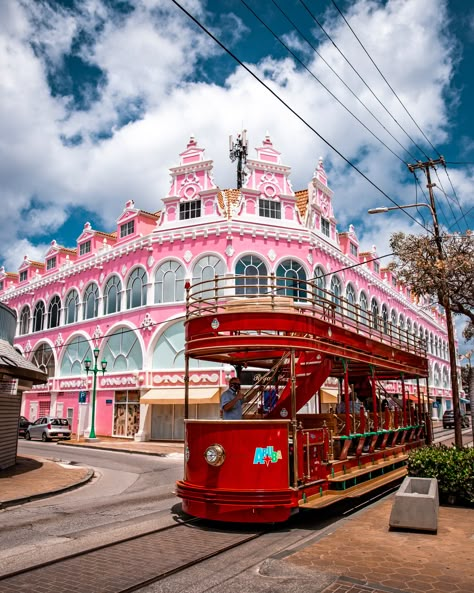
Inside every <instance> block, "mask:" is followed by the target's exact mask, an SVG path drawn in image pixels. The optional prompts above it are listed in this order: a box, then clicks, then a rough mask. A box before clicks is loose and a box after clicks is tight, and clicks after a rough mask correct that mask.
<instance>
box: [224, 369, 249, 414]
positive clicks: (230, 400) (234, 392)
mask: <svg viewBox="0 0 474 593" xmlns="http://www.w3.org/2000/svg"><path fill="white" fill-rule="evenodd" d="M243 398H244V396H243V394H242V393H241V391H240V380H239V379H238V377H232V378H231V379H230V380H229V388H228V389H226V390H225V391H224V392H223V393H222V395H221V412H222V418H223V419H224V420H242V400H243Z"/></svg>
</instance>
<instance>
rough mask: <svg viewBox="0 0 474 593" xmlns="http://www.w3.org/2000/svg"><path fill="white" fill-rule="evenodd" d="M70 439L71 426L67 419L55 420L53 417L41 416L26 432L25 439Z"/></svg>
mask: <svg viewBox="0 0 474 593" xmlns="http://www.w3.org/2000/svg"><path fill="white" fill-rule="evenodd" d="M55 438H57V439H70V438H71V426H70V425H69V421H68V419H67V418H54V417H53V416H41V418H38V420H36V421H35V422H33V424H30V426H29V427H28V429H27V430H26V432H25V439H26V440H28V441H29V440H30V439H41V440H42V441H49V440H50V439H55Z"/></svg>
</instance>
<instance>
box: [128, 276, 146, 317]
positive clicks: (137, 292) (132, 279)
mask: <svg viewBox="0 0 474 593" xmlns="http://www.w3.org/2000/svg"><path fill="white" fill-rule="evenodd" d="M146 281H147V277H146V272H145V270H144V269H143V268H135V269H134V270H133V272H132V273H131V274H130V276H129V278H128V282H127V309H135V307H142V306H143V305H146Z"/></svg>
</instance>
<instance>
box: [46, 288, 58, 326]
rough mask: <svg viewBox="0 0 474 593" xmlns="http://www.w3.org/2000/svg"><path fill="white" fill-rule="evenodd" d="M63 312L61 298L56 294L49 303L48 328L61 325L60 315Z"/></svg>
mask: <svg viewBox="0 0 474 593" xmlns="http://www.w3.org/2000/svg"><path fill="white" fill-rule="evenodd" d="M60 314H61V299H60V298H59V297H58V295H55V296H54V297H53V298H52V299H51V302H50V303H49V308H48V328H50V329H51V328H53V327H58V326H59V316H60Z"/></svg>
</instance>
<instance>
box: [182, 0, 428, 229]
mask: <svg viewBox="0 0 474 593" xmlns="http://www.w3.org/2000/svg"><path fill="white" fill-rule="evenodd" d="M171 2H173V4H175V5H176V6H177V7H178V8H179V9H180V10H181V11H182V12H184V14H186V15H187V16H188V17H189V18H190V19H191V20H192V21H193V22H194V23H195V24H196V25H197V26H198V27H199V28H200V29H201V30H202V31H204V33H206V35H208V36H209V37H210V38H211V39H213V40H214V41H215V42H216V43H217V45H219V47H221V48H222V49H223V50H224V51H225V52H226V53H227V54H229V56H231V57H232V58H233V59H234V60H235V61H236V62H237V63H238V64H240V66H241V67H242V68H243V69H244V70H245V71H246V72H248V73H249V74H250V75H251V76H252V77H253V78H254V79H255V80H256V81H257V82H259V83H260V84H261V85H262V86H263V87H264V88H266V89H267V91H268V92H269V93H271V94H272V95H273V96H274V97H275V99H277V100H278V101H279V102H280V103H281V104H282V105H283V106H284V107H286V108H287V109H288V111H291V113H293V115H294V116H295V117H297V118H298V119H299V120H300V121H301V122H302V123H303V124H304V125H305V126H306V127H307V128H308V129H310V130H311V131H312V132H313V133H314V134H316V136H318V138H320V139H321V140H322V141H323V142H324V143H325V144H326V145H327V146H329V148H331V150H333V151H334V152H335V153H336V154H337V155H338V156H339V157H341V159H343V160H344V162H346V163H347V164H348V165H349V166H350V167H352V168H353V169H354V170H355V171H357V172H358V173H359V175H361V176H362V177H363V178H364V179H365V180H366V181H368V183H370V185H372V187H374V188H375V189H376V190H377V191H379V192H380V193H381V194H382V195H383V196H384V197H386V198H387V199H388V200H389V201H390V202H392V204H394V205H395V206H397V207H398V206H399V204H397V202H396V201H395V200H394V199H393V198H391V197H390V196H389V195H388V194H387V193H386V192H384V191H383V189H381V188H380V187H378V185H377V184H376V183H375V182H374V181H372V180H371V179H370V178H369V177H367V175H365V173H363V172H362V171H361V170H360V169H359V168H358V167H357V166H356V165H354V164H353V163H352V162H351V161H350V160H349V159H348V158H346V157H345V156H344V155H343V154H342V153H341V152H340V151H339V150H338V149H337V148H336V147H335V146H333V145H332V144H331V143H330V142H329V141H328V140H326V139H325V138H324V137H323V136H322V135H321V134H320V133H319V132H318V131H317V130H316V129H315V128H313V126H311V124H309V123H308V122H307V121H306V120H305V119H304V118H303V117H302V116H301V115H299V113H297V112H296V111H295V110H294V109H293V108H292V107H290V106H289V105H288V103H286V102H285V101H284V100H283V99H282V98H281V97H280V96H279V95H278V93H276V92H275V91H274V90H273V89H271V88H270V87H269V86H268V85H267V84H266V83H265V82H264V81H263V80H261V79H260V78H259V77H258V76H257V75H256V74H255V73H254V72H252V70H250V68H249V67H248V66H246V65H245V64H244V63H243V62H242V61H241V60H240V59H239V58H238V57H237V56H236V55H235V54H234V53H233V52H232V51H231V50H230V49H228V48H227V47H226V46H225V45H224V44H223V43H222V42H221V41H220V40H219V39H217V37H216V36H215V35H213V34H212V33H211V32H210V31H209V29H207V28H206V27H205V26H204V25H203V24H201V23H200V22H199V21H198V20H197V18H196V17H194V16H193V15H192V14H191V13H190V12H189V11H188V10H186V9H185V8H184V7H183V6H181V4H180V3H179V2H178V1H177V0H171ZM404 212H405V211H404ZM405 213H406V215H407V216H408V217H409V218H411V219H412V220H413V221H414V222H415V223H416V224H418V225H420V226H421V227H422V228H424V227H423V225H422V224H421V223H420V222H419V221H418V220H417V219H416V218H415V217H414V216H412V215H411V214H410V213H409V212H405ZM425 230H426V229H425Z"/></svg>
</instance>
